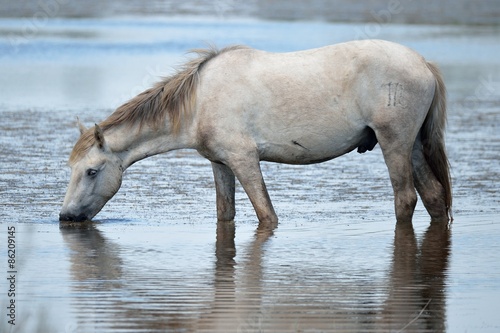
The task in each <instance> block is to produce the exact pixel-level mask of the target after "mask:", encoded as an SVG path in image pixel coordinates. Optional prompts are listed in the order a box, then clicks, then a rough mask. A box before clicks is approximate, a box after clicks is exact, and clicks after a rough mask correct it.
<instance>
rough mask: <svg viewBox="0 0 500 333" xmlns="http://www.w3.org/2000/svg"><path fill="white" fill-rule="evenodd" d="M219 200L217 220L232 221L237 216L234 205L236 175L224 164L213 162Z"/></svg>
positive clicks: (217, 198)
mask: <svg viewBox="0 0 500 333" xmlns="http://www.w3.org/2000/svg"><path fill="white" fill-rule="evenodd" d="M212 170H213V172H214V180H215V191H216V200H217V220H219V221H232V220H234V215H235V214H236V209H235V203H234V191H235V180H234V179H235V177H234V173H233V172H232V171H231V169H229V168H228V167H227V166H225V165H224V164H219V163H214V162H212Z"/></svg>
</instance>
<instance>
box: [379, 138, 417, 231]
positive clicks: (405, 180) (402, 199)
mask: <svg viewBox="0 0 500 333" xmlns="http://www.w3.org/2000/svg"><path fill="white" fill-rule="evenodd" d="M405 134H406V133H401V134H400V135H396V133H394V132H393V131H392V130H391V129H386V130H385V131H383V132H382V131H380V132H377V137H378V139H379V142H380V147H381V148H382V153H383V154H384V159H385V163H386V165H387V168H388V169H389V176H390V178H391V183H392V188H393V190H394V206H395V210H396V219H397V221H398V222H411V220H412V217H413V211H414V210H415V206H416V204H417V194H416V192H415V188H414V185H413V176H412V165H411V152H412V146H413V144H410V143H409V142H408V141H409V140H410V139H409V138H411V135H409V136H406V135H405ZM411 142H412V143H413V140H411Z"/></svg>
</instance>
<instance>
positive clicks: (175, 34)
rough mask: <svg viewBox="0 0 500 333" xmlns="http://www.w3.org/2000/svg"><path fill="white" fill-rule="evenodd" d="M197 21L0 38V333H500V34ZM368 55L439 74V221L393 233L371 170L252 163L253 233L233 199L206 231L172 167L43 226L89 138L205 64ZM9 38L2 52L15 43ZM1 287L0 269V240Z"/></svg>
mask: <svg viewBox="0 0 500 333" xmlns="http://www.w3.org/2000/svg"><path fill="white" fill-rule="evenodd" d="M375 31H376V30H374V26H370V25H367V24H359V25H355V24H326V23H318V22H279V23H278V22H269V21H258V20H243V19H233V20H229V19H227V20H216V19H209V18H196V19H195V18H182V19H181V18H177V19H171V20H166V19H155V20H149V19H148V20H146V19H140V18H133V19H132V18H130V19H102V20H97V19H80V20H68V19H60V20H56V21H49V22H46V24H45V25H43V26H42V27H40V28H39V29H38V30H37V31H35V32H33V33H30V34H27V33H25V21H24V20H21V19H9V20H6V19H5V20H0V55H1V58H0V73H2V75H1V76H0V96H1V98H0V117H1V122H0V156H1V157H2V163H1V164H0V194H1V201H0V205H1V208H2V216H3V217H2V221H1V225H0V239H3V240H5V239H7V237H8V228H9V227H12V226H14V227H15V228H16V234H15V241H16V260H17V261H16V270H17V273H16V284H15V288H16V291H17V292H16V297H15V301H16V321H17V323H16V326H15V327H13V326H11V325H9V324H8V323H7V320H6V318H8V317H7V316H6V306H7V304H8V302H9V301H10V299H11V298H9V297H6V294H7V290H8V289H9V285H7V284H6V281H7V280H6V278H2V279H0V281H2V282H1V283H0V295H2V296H1V298H0V305H1V308H2V311H1V312H0V313H1V317H0V318H2V319H1V322H0V328H1V330H2V332H4V331H7V332H16V331H17V332H33V331H36V330H37V329H38V331H40V332H152V331H158V332H203V331H206V332H225V331H227V332H388V331H394V332H398V331H404V332H498V331H499V330H500V320H499V319H498V315H497V311H496V305H497V302H498V299H499V297H500V279H499V278H500V264H499V259H500V247H499V245H498V239H499V237H500V225H499V222H500V221H499V211H500V209H499V201H500V200H499V194H498V190H499V186H498V179H499V175H500V168H499V164H498V158H499V155H498V152H499V151H500V134H499V133H500V131H499V130H500V128H499V127H500V111H499V110H500V61H499V60H498V59H499V58H498V54H500V43H498V29H497V28H491V27H462V26H404V25H390V26H380V27H379V31H378V33H377V35H376V36H372V35H367V34H368V33H370V32H372V33H373V32H375ZM363 32H364V34H365V36H366V37H377V38H383V39H389V40H393V41H397V42H401V43H404V44H406V45H409V46H411V47H413V48H415V49H416V50H417V51H419V52H420V53H422V54H423V55H424V56H425V57H426V58H428V59H429V60H434V61H436V62H438V63H439V64H440V66H441V67H442V69H443V71H444V74H445V79H446V82H447V85H448V90H449V99H450V104H449V124H448V125H449V130H448V132H447V144H448V151H449V157H450V161H451V163H452V167H453V170H452V176H453V183H454V195H455V197H454V215H455V221H454V222H453V223H452V224H451V225H450V226H449V228H448V227H446V226H442V225H430V224H429V217H428V215H427V213H426V212H425V210H424V208H423V207H422V205H421V204H420V203H419V204H418V206H417V210H416V212H415V217H414V222H413V227H409V226H396V225H395V221H394V213H393V201H392V191H391V186H390V183H389V179H388V175H387V171H386V167H385V164H384V162H383V159H382V156H381V152H380V150H379V149H378V148H376V149H375V150H374V151H373V152H370V153H366V154H363V155H360V154H357V153H351V154H348V155H346V156H343V157H341V158H339V159H336V160H333V161H330V162H327V163H323V164H318V165H311V166H288V165H279V164H271V163H263V166H262V168H263V172H264V176H265V179H266V182H267V185H268V188H269V191H270V195H271V197H272V199H273V202H274V205H275V208H276V210H277V213H278V215H279V217H280V224H279V226H278V228H277V229H275V230H273V231H271V232H267V233H266V232H259V231H258V223H257V220H256V218H255V214H254V212H253V209H252V207H251V205H250V203H249V201H248V199H247V198H246V196H245V195H244V193H243V192H242V190H241V188H238V189H237V210H238V213H237V217H236V220H235V223H234V224H231V223H229V224H217V222H216V211H215V190H214V186H213V183H212V171H211V168H210V163H208V162H207V161H206V160H204V159H203V158H201V157H199V156H198V155H197V154H196V153H193V152H191V151H177V152H172V153H169V154H166V155H162V156H156V157H154V158H150V159H147V160H144V161H142V162H141V163H138V164H136V165H134V166H133V167H132V168H130V169H129V170H128V171H127V173H126V175H125V179H124V184H123V186H122V189H121V190H120V191H119V193H118V194H117V195H116V196H115V198H113V199H112V200H111V201H110V202H109V203H108V204H107V206H106V207H105V208H104V210H103V211H102V212H101V213H100V214H99V215H98V216H97V217H96V221H95V222H94V223H88V224H83V225H59V222H58V221H57V215H58V212H59V209H60V206H61V203H62V199H63V196H64V193H65V190H66V185H67V181H68V179H69V170H68V169H67V167H66V160H67V158H68V156H69V153H70V151H71V148H72V145H73V143H74V142H75V140H76V139H77V136H78V131H77V129H76V127H75V119H76V116H79V117H80V118H81V119H82V121H84V122H85V123H87V124H92V123H93V122H97V121H100V120H102V119H104V118H105V117H106V116H107V115H108V114H109V113H110V112H112V110H113V108H115V107H116V106H118V105H119V104H120V103H123V102H124V101H125V100H126V99H127V98H129V97H131V96H133V95H134V94H136V93H138V92H139V91H141V90H142V89H145V88H146V87H147V86H149V85H150V84H151V83H152V82H154V81H155V79H156V78H157V77H158V76H161V75H167V74H168V73H170V72H171V67H172V66H173V65H175V64H179V63H182V61H184V59H185V57H184V55H183V54H184V52H185V51H186V50H187V49H190V48H193V47H200V46H203V42H204V41H211V42H214V43H215V44H217V45H220V46H222V45H227V44H234V43H241V44H248V45H251V46H253V47H257V48H262V49H267V50H271V51H290V50H297V49H303V48H310V47H316V46H320V45H325V44H330V43H336V42H342V41H346V40H351V39H356V38H360V37H363V35H362V34H363ZM16 38H17V39H16ZM1 246H2V247H3V248H2V249H1V252H0V253H1V257H0V263H1V264H0V267H1V268H0V270H1V271H2V272H3V274H4V275H5V277H8V276H9V275H8V273H7V271H8V270H9V269H8V266H7V245H6V243H5V242H4V241H2V245H1Z"/></svg>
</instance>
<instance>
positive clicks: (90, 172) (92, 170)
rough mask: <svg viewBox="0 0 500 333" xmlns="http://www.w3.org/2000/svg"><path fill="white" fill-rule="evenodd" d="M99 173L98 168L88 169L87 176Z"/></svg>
mask: <svg viewBox="0 0 500 333" xmlns="http://www.w3.org/2000/svg"><path fill="white" fill-rule="evenodd" d="M96 174H97V170H95V169H88V170H87V176H90V177H93V176H95V175H96Z"/></svg>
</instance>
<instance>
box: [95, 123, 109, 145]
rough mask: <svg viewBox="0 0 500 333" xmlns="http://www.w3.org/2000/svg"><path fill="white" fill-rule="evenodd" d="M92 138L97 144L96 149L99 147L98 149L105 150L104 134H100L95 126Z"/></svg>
mask: <svg viewBox="0 0 500 333" xmlns="http://www.w3.org/2000/svg"><path fill="white" fill-rule="evenodd" d="M94 137H95V142H96V143H97V147H99V149H103V150H104V149H105V148H106V142H105V141H104V134H103V133H102V129H101V128H100V127H99V125H97V124H95V129H94Z"/></svg>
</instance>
